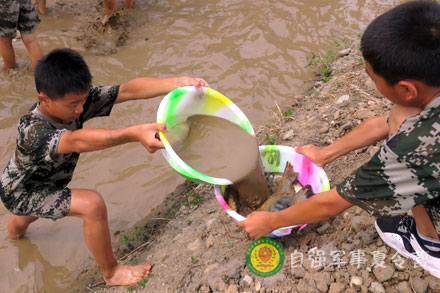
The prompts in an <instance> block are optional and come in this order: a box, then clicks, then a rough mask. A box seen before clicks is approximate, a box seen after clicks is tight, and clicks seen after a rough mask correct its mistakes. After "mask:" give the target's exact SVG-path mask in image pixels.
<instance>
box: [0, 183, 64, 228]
mask: <svg viewBox="0 0 440 293" xmlns="http://www.w3.org/2000/svg"><path fill="white" fill-rule="evenodd" d="M71 198H72V196H71V191H70V189H69V188H59V187H56V186H35V187H34V188H33V189H32V191H24V190H21V189H17V190H16V191H15V192H14V193H12V194H11V195H9V196H7V198H5V197H2V200H3V203H4V204H5V206H6V208H7V209H8V210H9V211H10V212H11V213H12V214H14V215H17V216H34V217H38V218H47V219H52V220H54V221H55V220H57V219H60V218H63V217H65V216H66V215H67V214H68V213H69V210H70V201H71Z"/></svg>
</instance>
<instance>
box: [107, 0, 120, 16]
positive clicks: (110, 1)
mask: <svg viewBox="0 0 440 293" xmlns="http://www.w3.org/2000/svg"><path fill="white" fill-rule="evenodd" d="M116 11H117V8H116V0H104V14H105V15H108V16H110V15H112V14H113V13H115V12H116Z"/></svg>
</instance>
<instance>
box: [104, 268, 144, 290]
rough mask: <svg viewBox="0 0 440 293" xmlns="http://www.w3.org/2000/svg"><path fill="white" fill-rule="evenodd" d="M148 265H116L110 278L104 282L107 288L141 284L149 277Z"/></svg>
mask: <svg viewBox="0 0 440 293" xmlns="http://www.w3.org/2000/svg"><path fill="white" fill-rule="evenodd" d="M150 270H151V266H150V265H138V266H126V265H121V264H118V265H117V266H116V268H115V270H114V273H113V275H112V276H111V277H110V278H105V277H104V280H105V282H106V283H107V285H108V286H129V285H135V284H136V283H137V282H141V281H142V280H143V279H144V278H146V277H148V276H149V275H150Z"/></svg>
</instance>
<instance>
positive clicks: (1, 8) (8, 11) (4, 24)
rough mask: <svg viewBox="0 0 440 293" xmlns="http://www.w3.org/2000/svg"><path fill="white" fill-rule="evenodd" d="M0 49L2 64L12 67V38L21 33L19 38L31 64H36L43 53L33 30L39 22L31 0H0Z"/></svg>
mask: <svg viewBox="0 0 440 293" xmlns="http://www.w3.org/2000/svg"><path fill="white" fill-rule="evenodd" d="M0 20H1V21H0V51H1V54H2V58H3V62H4V66H5V67H6V68H14V67H15V66H16V63H15V52H14V48H13V47H12V39H14V38H15V37H16V36H17V30H18V31H20V33H21V39H22V41H23V43H24V45H25V46H26V49H27V51H28V52H29V58H30V59H31V63H32V66H35V65H37V62H38V60H40V59H41V57H42V55H43V53H42V52H41V48H40V44H39V43H38V40H37V36H36V35H35V33H34V31H35V29H36V28H37V26H38V24H39V23H40V19H39V18H38V14H37V11H36V10H35V7H34V5H33V4H32V1H31V0H21V1H18V0H0Z"/></svg>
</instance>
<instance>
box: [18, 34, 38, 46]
mask: <svg viewBox="0 0 440 293" xmlns="http://www.w3.org/2000/svg"><path fill="white" fill-rule="evenodd" d="M21 40H22V41H23V43H24V44H25V45H29V44H32V43H35V42H38V40H37V36H36V35H35V34H22V35H21Z"/></svg>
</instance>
